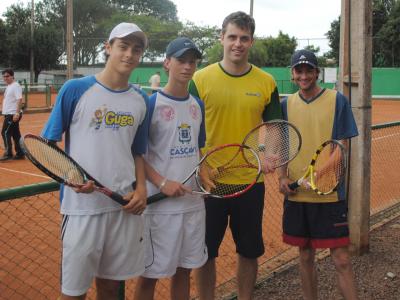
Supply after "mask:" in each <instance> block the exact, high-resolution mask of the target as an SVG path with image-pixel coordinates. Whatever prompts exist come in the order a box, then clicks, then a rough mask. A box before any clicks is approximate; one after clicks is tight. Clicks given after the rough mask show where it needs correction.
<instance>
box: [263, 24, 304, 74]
mask: <svg viewBox="0 0 400 300" xmlns="http://www.w3.org/2000/svg"><path fill="white" fill-rule="evenodd" d="M262 42H263V44H264V47H265V48H266V51H267V53H266V58H265V64H264V65H263V66H266V67H286V66H288V65H289V64H290V58H291V56H292V54H293V52H294V51H295V49H296V47H297V41H296V39H295V38H294V37H289V35H287V34H284V33H282V32H281V31H279V35H278V37H276V38H273V37H268V38H266V39H263V41H262Z"/></svg>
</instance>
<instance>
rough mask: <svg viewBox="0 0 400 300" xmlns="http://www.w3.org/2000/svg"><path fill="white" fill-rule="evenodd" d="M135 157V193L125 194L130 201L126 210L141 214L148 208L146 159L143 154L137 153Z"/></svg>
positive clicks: (125, 207) (125, 197)
mask: <svg viewBox="0 0 400 300" xmlns="http://www.w3.org/2000/svg"><path fill="white" fill-rule="evenodd" d="M133 159H134V161H135V175H136V189H135V191H133V193H129V194H128V195H126V196H124V199H125V200H127V201H129V203H128V204H127V205H125V206H124V210H126V211H127V212H129V213H133V214H141V213H142V212H143V210H144V209H145V208H146V199H147V189H146V176H145V161H144V158H143V156H142V155H135V156H134V157H133Z"/></svg>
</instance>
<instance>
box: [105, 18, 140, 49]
mask: <svg viewBox="0 0 400 300" xmlns="http://www.w3.org/2000/svg"><path fill="white" fill-rule="evenodd" d="M130 34H132V35H134V36H136V37H138V38H139V39H140V40H141V41H142V42H143V45H144V48H147V45H148V41H147V37H146V35H145V34H144V32H143V31H142V30H141V29H140V28H139V26H137V25H136V24H134V23H120V24H118V25H117V26H115V27H114V29H113V30H111V33H110V36H109V38H108V41H111V40H112V39H115V38H119V39H120V38H123V37H126V36H128V35H130Z"/></svg>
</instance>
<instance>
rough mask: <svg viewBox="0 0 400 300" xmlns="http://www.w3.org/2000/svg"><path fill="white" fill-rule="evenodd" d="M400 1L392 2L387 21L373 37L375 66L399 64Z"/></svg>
mask: <svg viewBox="0 0 400 300" xmlns="http://www.w3.org/2000/svg"><path fill="white" fill-rule="evenodd" d="M399 33H400V2H399V1H398V2H396V3H394V5H393V7H392V9H391V10H390V12H389V15H388V18H387V21H386V22H385V24H383V25H382V27H381V28H380V29H379V32H378V33H377V34H376V36H375V39H374V46H375V48H374V50H375V53H374V56H373V57H374V59H375V66H385V67H399V66H400V35H399Z"/></svg>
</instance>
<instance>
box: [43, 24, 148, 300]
mask: <svg viewBox="0 0 400 300" xmlns="http://www.w3.org/2000/svg"><path fill="white" fill-rule="evenodd" d="M146 46H147V38H146V36H145V34H144V33H143V32H142V31H141V30H140V28H139V27H138V26H137V25H135V24H132V23H121V24H119V25H117V26H116V27H115V28H114V29H113V30H112V31H111V34H110V37H109V39H108V41H107V43H106V45H105V51H106V55H107V62H106V66H105V68H104V69H103V71H101V72H100V73H98V74H96V75H95V76H87V77H84V78H80V79H73V80H70V81H68V82H66V83H65V84H64V86H63V87H62V89H61V90H60V92H59V94H58V97H57V102H56V105H55V107H54V109H53V111H52V113H51V115H50V118H49V120H48V122H47V124H46V126H45V128H44V129H43V132H42V135H43V137H45V138H46V139H48V140H51V141H55V142H56V141H61V139H62V135H63V133H65V149H66V151H67V152H68V154H69V155H70V156H72V157H73V158H74V159H75V160H76V161H77V162H78V163H79V164H80V165H81V166H82V167H83V168H84V169H85V170H87V171H88V172H89V173H90V174H93V176H94V177H95V178H96V179H98V180H99V182H101V183H102V184H104V185H105V186H107V187H109V188H111V189H112V190H114V191H116V192H118V193H120V194H122V195H125V196H124V198H125V200H127V204H126V205H125V206H123V207H122V206H121V205H119V204H117V203H115V202H114V201H113V200H111V199H110V198H108V197H107V196H104V195H102V194H101V193H98V192H94V191H93V182H92V181H88V182H87V183H86V184H85V185H84V186H82V187H80V188H78V189H75V190H73V189H71V188H70V187H67V186H63V187H62V189H61V214H62V215H63V221H62V229H61V238H62V272H61V291H62V299H84V298H85V296H86V292H87V290H88V289H89V287H90V286H91V284H92V281H93V279H94V278H96V286H97V291H96V292H97V299H104V300H105V299H107V300H109V299H117V298H118V288H119V283H120V281H121V280H126V279H129V278H132V277H135V276H138V275H140V274H142V273H143V271H144V260H143V238H142V234H143V220H142V217H141V216H140V215H141V213H142V212H143V210H144V209H145V206H146V196H147V193H146V183H145V171H144V159H143V157H142V154H144V153H145V151H146V148H147V136H148V117H147V105H148V97H147V95H146V94H145V93H144V92H143V91H141V90H139V89H137V88H136V87H134V86H133V85H131V84H129V83H128V79H129V76H130V74H131V72H132V71H133V69H134V68H135V67H136V66H137V65H138V64H139V62H140V58H141V56H142V54H143V52H144V50H145V48H146ZM133 183H136V184H133Z"/></svg>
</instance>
